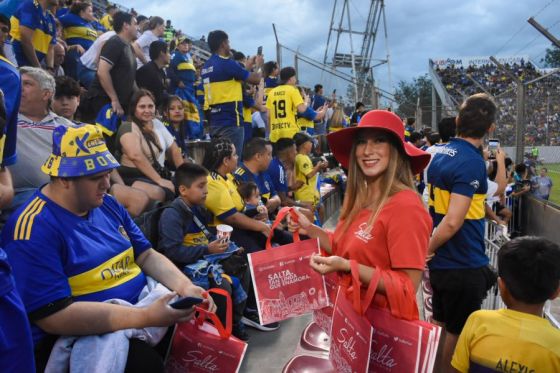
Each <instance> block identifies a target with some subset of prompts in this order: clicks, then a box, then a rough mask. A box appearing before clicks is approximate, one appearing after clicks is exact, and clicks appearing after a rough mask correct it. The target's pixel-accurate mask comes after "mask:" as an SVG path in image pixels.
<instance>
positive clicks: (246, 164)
mask: <svg viewBox="0 0 560 373" xmlns="http://www.w3.org/2000/svg"><path fill="white" fill-rule="evenodd" d="M271 161H272V145H271V144H270V143H269V142H267V141H266V140H265V139H263V138H260V137H254V138H252V139H251V140H250V141H249V142H247V144H246V145H245V149H243V163H242V164H241V166H240V167H239V168H238V169H237V170H235V173H234V175H233V176H234V177H235V178H236V179H237V180H238V181H240V182H245V183H247V182H253V183H255V184H257V187H258V188H259V193H260V195H261V199H262V202H263V203H264V204H265V205H266V208H267V210H268V211H269V212H270V213H274V212H275V211H276V209H278V207H280V196H279V195H278V193H277V192H276V188H275V187H274V183H273V182H272V180H271V178H270V176H269V175H268V173H267V170H268V166H269V165H270V162H271Z"/></svg>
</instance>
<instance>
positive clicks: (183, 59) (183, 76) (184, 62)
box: [169, 37, 196, 95]
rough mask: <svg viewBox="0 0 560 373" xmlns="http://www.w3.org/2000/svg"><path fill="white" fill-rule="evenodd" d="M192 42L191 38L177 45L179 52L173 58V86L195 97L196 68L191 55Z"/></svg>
mask: <svg viewBox="0 0 560 373" xmlns="http://www.w3.org/2000/svg"><path fill="white" fill-rule="evenodd" d="M191 48H192V41H191V40H190V39H189V38H186V37H184V38H181V39H180V40H179V43H177V50H176V51H174V52H173V56H172V57H171V63H170V65H169V67H170V68H171V70H172V72H173V74H172V76H173V81H172V83H171V86H172V87H173V88H174V89H176V88H180V89H186V90H187V91H188V92H189V93H191V94H192V95H194V83H195V81H196V68H195V66H194V62H193V59H192V56H191V54H190V53H189V52H190V50H191Z"/></svg>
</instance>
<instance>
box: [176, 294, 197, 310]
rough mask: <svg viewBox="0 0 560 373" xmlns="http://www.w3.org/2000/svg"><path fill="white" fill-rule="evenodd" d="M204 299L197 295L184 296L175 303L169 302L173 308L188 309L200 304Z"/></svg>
mask: <svg viewBox="0 0 560 373" xmlns="http://www.w3.org/2000/svg"><path fill="white" fill-rule="evenodd" d="M203 301H204V299H202V298H195V297H184V298H179V299H177V300H176V301H175V302H173V303H169V306H170V307H171V308H175V309H177V310H186V309H187V308H191V307H194V306H196V305H197V304H200V303H202V302H203Z"/></svg>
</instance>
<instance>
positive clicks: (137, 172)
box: [115, 16, 184, 201]
mask: <svg viewBox="0 0 560 373" xmlns="http://www.w3.org/2000/svg"><path fill="white" fill-rule="evenodd" d="M115 18H117V16H115ZM115 23H116V21H115ZM155 113H156V107H155V102H154V96H153V95H152V94H151V93H150V92H149V91H146V90H145V89H140V90H138V91H137V92H136V93H135V94H134V96H132V100H131V101H130V117H131V118H130V119H131V121H130V122H125V123H123V124H121V126H120V127H119V130H118V132H117V136H116V145H117V154H119V155H120V158H121V159H120V162H121V166H120V167H119V173H120V174H121V176H122V178H123V180H124V182H125V184H126V185H129V186H132V187H133V188H136V189H140V190H143V191H144V192H146V193H147V194H148V196H149V197H150V198H151V199H152V200H156V201H170V200H172V199H173V198H174V197H175V186H174V185H173V182H172V181H171V173H170V172H169V170H168V169H167V168H166V167H165V164H164V163H165V160H166V159H167V160H168V161H170V162H171V163H172V164H173V165H174V166H175V167H179V166H180V165H181V164H182V163H183V162H184V160H183V157H182V156H181V151H180V149H179V147H178V146H177V144H176V143H175V141H174V140H173V136H171V134H170V133H169V131H167V130H166V129H165V126H164V125H163V123H162V122H161V121H160V120H159V119H156V118H155Z"/></svg>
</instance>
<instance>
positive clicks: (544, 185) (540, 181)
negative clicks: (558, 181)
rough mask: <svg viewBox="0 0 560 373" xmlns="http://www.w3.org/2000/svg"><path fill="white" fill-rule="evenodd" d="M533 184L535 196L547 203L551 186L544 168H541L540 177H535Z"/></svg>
mask: <svg viewBox="0 0 560 373" xmlns="http://www.w3.org/2000/svg"><path fill="white" fill-rule="evenodd" d="M533 184H534V185H535V192H534V194H535V196H536V197H537V198H540V199H544V200H546V201H548V198H549V197H550V190H551V189H552V186H553V184H552V179H551V178H550V176H548V169H547V168H546V167H541V170H540V176H535V178H534V180H533Z"/></svg>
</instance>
